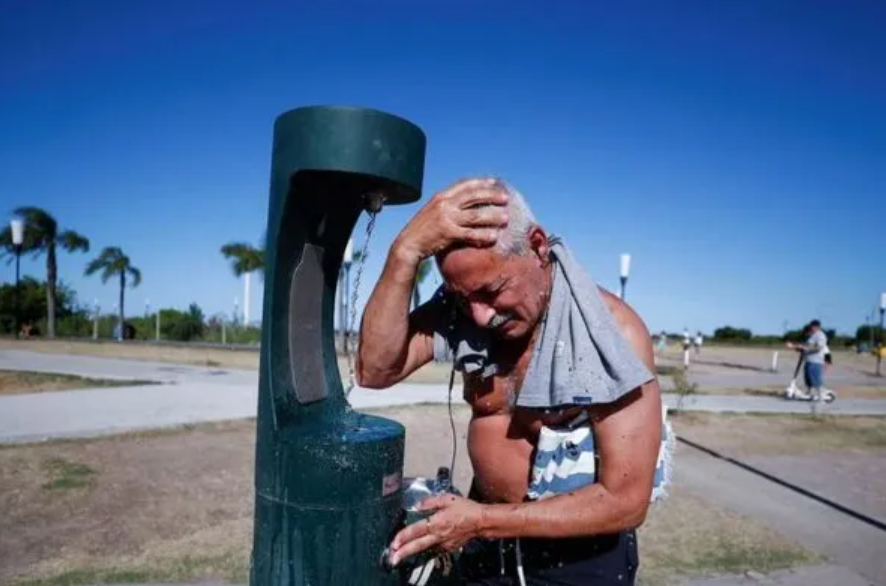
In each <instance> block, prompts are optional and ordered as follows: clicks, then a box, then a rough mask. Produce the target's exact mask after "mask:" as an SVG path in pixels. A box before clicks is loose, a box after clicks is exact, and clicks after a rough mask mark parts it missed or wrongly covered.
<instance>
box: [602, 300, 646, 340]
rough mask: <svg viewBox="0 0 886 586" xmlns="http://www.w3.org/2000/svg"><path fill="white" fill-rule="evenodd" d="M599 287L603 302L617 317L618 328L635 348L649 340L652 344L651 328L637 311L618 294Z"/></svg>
mask: <svg viewBox="0 0 886 586" xmlns="http://www.w3.org/2000/svg"><path fill="white" fill-rule="evenodd" d="M597 289H598V290H599V291H600V295H601V297H602V298H603V303H605V304H606V308H607V309H608V310H609V313H611V314H612V317H614V318H615V323H616V325H617V326H618V329H619V330H620V331H621V333H622V335H623V336H624V337H625V338H626V339H627V340H628V342H630V343H631V344H632V345H633V346H634V347H635V348H637V347H638V345H640V346H645V345H646V343H647V342H648V343H649V344H650V345H651V344H652V338H651V336H650V335H649V330H648V329H647V328H646V324H645V323H644V322H643V319H642V318H641V317H640V316H639V315H638V314H637V312H636V311H634V309H633V308H632V307H631V306H630V305H628V304H627V303H625V302H624V301H623V300H622V299H621V298H620V297H618V296H617V295H615V294H613V293H611V292H610V291H607V290H606V289H604V288H603V287H600V286H598V287H597Z"/></svg>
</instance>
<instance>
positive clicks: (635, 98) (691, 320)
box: [0, 0, 886, 333]
mask: <svg viewBox="0 0 886 586" xmlns="http://www.w3.org/2000/svg"><path fill="white" fill-rule="evenodd" d="M311 4H314V5H315V6H311ZM319 6H320V3H319V2H318V3H306V2H292V1H289V2H285V3H267V2H266V3H261V6H260V7H256V5H255V4H254V3H245V2H243V3H233V2H225V1H213V2H208V1H203V0H197V1H191V2H177V3H173V2H144V1H140V0H139V1H131V2H119V1H106V0H92V1H88V0H84V1H82V2H76V3H75V2H69V3H63V2H55V3H45V2H42V3H41V2H25V1H23V0H18V1H11V0H0V88H2V90H0V213H8V210H11V209H12V208H13V207H16V206H18V205H25V204H28V205H39V206H43V207H45V208H47V209H49V210H50V211H51V212H52V213H54V214H55V215H56V217H57V218H58V219H59V221H60V222H61V224H62V225H63V226H64V227H70V228H73V229H76V230H78V231H80V232H83V233H85V234H86V235H88V236H89V237H90V239H91V240H92V246H93V250H92V252H91V253H90V255H88V256H87V255H63V256H61V257H60V276H61V278H62V279H64V280H65V281H67V282H69V283H70V284H72V285H73V286H74V287H75V288H76V290H77V291H78V293H79V295H80V298H81V299H82V300H84V301H89V302H91V301H92V299H93V298H97V299H98V300H99V301H100V303H101V304H102V306H103V307H105V308H108V309H110V307H111V305H112V304H113V302H114V300H115V295H116V291H115V289H114V287H113V285H112V284H108V285H102V284H101V282H100V281H99V280H98V279H95V278H90V279H87V278H85V277H83V276H82V272H83V268H84V266H85V264H86V262H87V260H88V258H90V257H91V256H92V255H93V254H95V253H97V252H98V251H99V250H100V249H101V248H102V247H104V246H107V245H119V246H121V247H122V248H123V249H124V251H125V252H126V253H128V254H129V255H130V256H131V258H132V260H133V262H134V264H135V265H136V266H138V267H140V268H141V269H142V271H143V273H144V282H143V283H142V285H141V287H140V288H138V289H136V290H135V291H133V292H130V293H129V299H130V303H129V307H128V313H136V314H137V313H140V312H142V311H143V309H144V301H145V298H150V300H151V303H152V304H153V305H157V304H162V305H164V306H170V305H174V306H185V305H187V304H188V303H189V302H191V301H196V302H197V303H199V304H200V305H201V306H202V307H203V308H204V310H205V311H206V312H207V313H209V314H211V313H215V312H218V311H228V312H229V311H230V310H231V308H232V305H233V302H234V298H235V297H237V298H239V299H240V300H241V302H242V297H243V292H242V282H238V281H237V280H236V279H235V278H234V277H233V276H232V274H231V272H230V269H229V267H228V266H227V264H226V263H225V262H224V260H223V259H222V257H221V255H220V254H219V252H218V249H219V247H220V246H221V245H222V244H223V243H225V242H227V241H230V240H248V241H253V242H256V243H258V240H259V238H260V237H261V235H262V233H263V231H264V227H265V222H266V212H267V193H268V172H269V164H270V156H269V155H270V141H271V126H272V123H273V120H274V118H275V117H276V116H277V115H278V114H279V113H281V112H283V111H285V110H288V109H290V108H293V107H298V106H303V105H310V104H325V103H328V104H348V105H361V106H369V107H374V108H380V109H383V110H388V111H391V112H394V113H396V114H399V115H401V116H404V117H406V118H409V119H410V120H412V121H413V122H415V123H417V124H419V125H420V126H421V127H422V128H423V129H424V130H425V132H426V133H427V135H428V140H429V143H428V156H427V167H426V175H425V197H428V196H430V194H432V193H433V192H434V191H436V190H438V189H441V188H443V187H445V186H446V185H448V184H449V183H451V182H453V181H454V180H456V179H458V178H460V177H464V176H467V175H472V174H478V173H483V174H488V173H493V174H497V175H501V176H503V177H505V178H507V179H508V180H510V181H511V182H512V183H514V184H515V185H516V186H517V187H518V188H519V189H520V190H521V191H523V192H524V193H525V194H526V196H527V198H528V200H529V202H530V204H531V205H532V206H533V207H534V208H535V211H536V214H537V215H538V217H539V218H540V220H541V221H542V223H543V224H545V226H546V227H548V229H549V230H551V231H553V232H555V233H558V234H560V235H562V236H563V237H564V238H565V239H566V241H567V243H568V244H569V245H570V246H571V247H572V248H573V250H574V252H575V253H576V255H577V256H578V257H579V259H580V260H582V261H583V262H584V264H585V266H586V267H587V268H588V269H589V270H590V272H591V273H592V275H594V276H595V277H596V278H597V280H598V281H599V282H600V283H601V284H602V285H604V286H608V287H615V286H616V284H617V276H618V274H617V272H618V255H619V253H622V252H630V253H631V254H632V255H633V259H634V260H633V268H632V275H631V279H630V282H629V284H628V301H629V302H631V303H632V304H633V305H634V306H635V307H636V308H637V309H638V310H639V311H640V313H641V315H642V316H643V317H644V318H645V319H646V321H647V324H648V325H649V327H650V328H651V329H653V330H661V329H663V328H664V329H668V330H679V329H682V328H683V327H684V326H688V327H689V328H691V329H699V328H700V329H702V330H703V331H711V330H712V329H713V328H715V327H717V326H719V325H724V324H732V325H736V326H739V325H740V326H745V327H750V328H751V329H753V330H754V331H755V332H759V333H779V332H781V330H782V327H783V325H784V323H785V322H787V323H788V325H789V326H790V327H797V326H799V325H800V324H801V323H802V322H804V321H806V320H808V319H811V318H812V317H819V318H821V319H822V320H823V321H824V322H826V325H831V326H834V327H837V328H839V329H841V330H847V331H848V330H851V329H854V328H855V326H857V325H858V324H859V323H862V322H863V320H864V316H865V314H866V313H869V312H870V311H871V309H872V308H873V307H874V305H875V304H876V303H877V299H878V295H879V293H880V291H883V290H886V256H884V253H886V251H884V239H886V237H884V235H886V229H884V219H886V173H884V171H886V36H884V35H883V34H882V30H884V27H886V5H884V4H883V3H881V2H877V1H876V0H871V1H868V2H855V1H846V2H840V1H839V0H833V1H830V2H822V1H814V0H796V1H788V0H782V1H780V2H767V1H763V0H758V1H737V0H734V1H733V0H723V1H719V2H708V1H701V0H699V1H696V2H691V1H689V2H683V1H678V2H667V3H665V2H658V1H652V0H647V1H629V2H619V3H613V2H609V3H591V2H575V3H569V2H559V3H553V2H545V3H542V2H535V3H528V2H493V1H486V2H462V1H448V2H436V1H429V0H425V1H422V2H406V1H391V0H375V1H364V2H340V1H326V2H323V3H322V6H323V8H322V9H321V8H319ZM665 6H666V7H665ZM417 209H418V206H417V205H413V206H405V207H399V208H390V209H388V210H386V211H385V213H384V214H383V215H382V216H381V217H380V219H379V225H378V230H377V235H376V237H375V239H374V242H373V244H372V255H371V256H370V260H369V262H368V264H367V269H366V271H367V273H366V278H365V279H364V283H367V284H371V283H373V282H374V281H375V279H376V278H377V277H378V274H379V271H380V268H381V263H382V261H383V257H384V254H385V253H386V251H387V248H388V246H389V245H390V243H391V241H392V239H393V238H394V236H395V235H396V233H397V231H398V230H399V229H400V228H401V227H402V226H403V225H404V224H405V222H406V221H408V218H409V216H410V215H411V214H412V213H414V212H415V211H416V210H417ZM362 225H363V222H361V225H360V226H358V230H359V231H361V232H362ZM357 242H358V243H359V242H362V236H358V237H357ZM2 269H3V275H2V279H3V280H8V279H9V278H10V273H9V270H8V269H7V268H5V267H2ZM24 270H25V271H26V272H27V273H34V274H37V275H41V276H42V275H43V264H42V260H41V261H37V263H34V262H31V261H28V262H26V263H24ZM434 286H435V283H434V280H433V279H432V280H431V282H429V283H428V286H427V287H426V293H427V292H430V290H431V289H432V288H433V287H434ZM260 291H261V290H260V288H258V294H256V295H254V298H253V304H252V305H253V314H254V315H256V314H258V313H259V311H260V307H261V299H260ZM368 294H369V289H368V287H367V288H365V289H364V290H363V291H362V293H361V298H362V300H365V299H366V297H367V295H368Z"/></svg>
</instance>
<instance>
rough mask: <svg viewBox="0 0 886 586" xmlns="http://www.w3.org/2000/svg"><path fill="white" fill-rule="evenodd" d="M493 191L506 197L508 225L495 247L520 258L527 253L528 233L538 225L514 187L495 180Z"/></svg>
mask: <svg viewBox="0 0 886 586" xmlns="http://www.w3.org/2000/svg"><path fill="white" fill-rule="evenodd" d="M493 188H494V189H498V190H501V191H502V192H504V193H505V194H507V196H508V205H507V211H508V225H507V227H506V228H505V229H504V230H503V231H502V233H501V234H500V237H499V239H498V242H497V243H496V245H495V247H496V249H498V250H499V251H501V252H502V253H503V254H505V255H518V256H522V255H525V254H528V253H529V231H530V230H532V228H533V227H535V226H537V225H538V222H537V221H536V219H535V215H534V214H533V213H532V210H531V209H530V208H529V204H528V203H526V199H525V198H524V197H523V194H521V193H520V192H519V191H517V190H516V189H515V188H514V186H512V185H511V184H510V183H508V182H507V181H505V180H503V179H498V178H496V180H495V185H494V186H493ZM482 207H485V206H482Z"/></svg>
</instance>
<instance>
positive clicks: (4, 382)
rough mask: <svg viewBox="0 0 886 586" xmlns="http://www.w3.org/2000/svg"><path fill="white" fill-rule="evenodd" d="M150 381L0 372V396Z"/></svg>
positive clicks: (139, 383)
mask: <svg viewBox="0 0 886 586" xmlns="http://www.w3.org/2000/svg"><path fill="white" fill-rule="evenodd" d="M149 384H152V383H151V381H142V380H116V379H99V378H84V377H81V376H75V375H71V374H58V373H47V372H27V371H22V370H0V395H23V394H29V393H45V392H49V391H70V390H73V389H89V388H96V387H128V386H133V385H149Z"/></svg>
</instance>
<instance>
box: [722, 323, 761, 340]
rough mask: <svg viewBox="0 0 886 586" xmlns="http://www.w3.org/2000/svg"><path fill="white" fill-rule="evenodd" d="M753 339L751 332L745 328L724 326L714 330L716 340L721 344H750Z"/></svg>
mask: <svg viewBox="0 0 886 586" xmlns="http://www.w3.org/2000/svg"><path fill="white" fill-rule="evenodd" d="M751 338H753V334H751V330H747V329H744V328H733V327H732V326H724V327H722V328H717V329H716V330H714V339H715V340H717V341H719V342H726V341H730V342H731V341H741V342H748V341H750V340H751Z"/></svg>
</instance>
